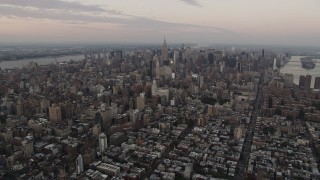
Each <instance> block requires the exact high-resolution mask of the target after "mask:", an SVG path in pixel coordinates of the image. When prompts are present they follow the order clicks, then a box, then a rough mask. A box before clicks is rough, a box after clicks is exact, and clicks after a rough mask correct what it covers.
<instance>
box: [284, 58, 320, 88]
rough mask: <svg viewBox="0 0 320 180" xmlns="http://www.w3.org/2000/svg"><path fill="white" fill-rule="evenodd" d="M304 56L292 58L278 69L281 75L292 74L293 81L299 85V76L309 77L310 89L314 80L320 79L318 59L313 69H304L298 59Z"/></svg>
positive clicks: (319, 61) (319, 62) (319, 60)
mask: <svg viewBox="0 0 320 180" xmlns="http://www.w3.org/2000/svg"><path fill="white" fill-rule="evenodd" d="M301 57H304V56H292V57H291V59H290V60H289V62H288V63H287V64H286V65H284V67H282V68H281V69H280V72H281V73H288V74H293V77H294V78H293V81H294V83H295V84H299V77H300V75H308V74H309V75H311V76H312V80H311V88H313V86H314V78H315V77H320V59H317V60H316V67H315V68H313V69H309V70H308V69H304V68H302V66H301V62H300V58H301Z"/></svg>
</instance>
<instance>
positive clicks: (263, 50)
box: [262, 49, 264, 58]
mask: <svg viewBox="0 0 320 180" xmlns="http://www.w3.org/2000/svg"><path fill="white" fill-rule="evenodd" d="M262 58H264V49H262Z"/></svg>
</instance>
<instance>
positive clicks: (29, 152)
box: [22, 140, 33, 158]
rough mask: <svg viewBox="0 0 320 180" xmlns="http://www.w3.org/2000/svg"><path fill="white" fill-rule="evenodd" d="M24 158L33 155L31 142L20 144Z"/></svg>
mask: <svg viewBox="0 0 320 180" xmlns="http://www.w3.org/2000/svg"><path fill="white" fill-rule="evenodd" d="M22 147H23V152H24V157H26V158H29V157H31V156H32V155H33V143H32V141H27V140H26V141H23V142H22Z"/></svg>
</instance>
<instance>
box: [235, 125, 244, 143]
mask: <svg viewBox="0 0 320 180" xmlns="http://www.w3.org/2000/svg"><path fill="white" fill-rule="evenodd" d="M233 136H234V139H235V140H237V141H238V140H240V138H241V137H242V129H241V128H240V127H237V128H235V129H234V131H233Z"/></svg>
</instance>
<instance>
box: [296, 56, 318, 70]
mask: <svg viewBox="0 0 320 180" xmlns="http://www.w3.org/2000/svg"><path fill="white" fill-rule="evenodd" d="M300 61H301V65H302V68H304V69H313V68H315V67H316V63H315V62H314V61H313V60H312V58H311V57H303V58H300Z"/></svg>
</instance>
